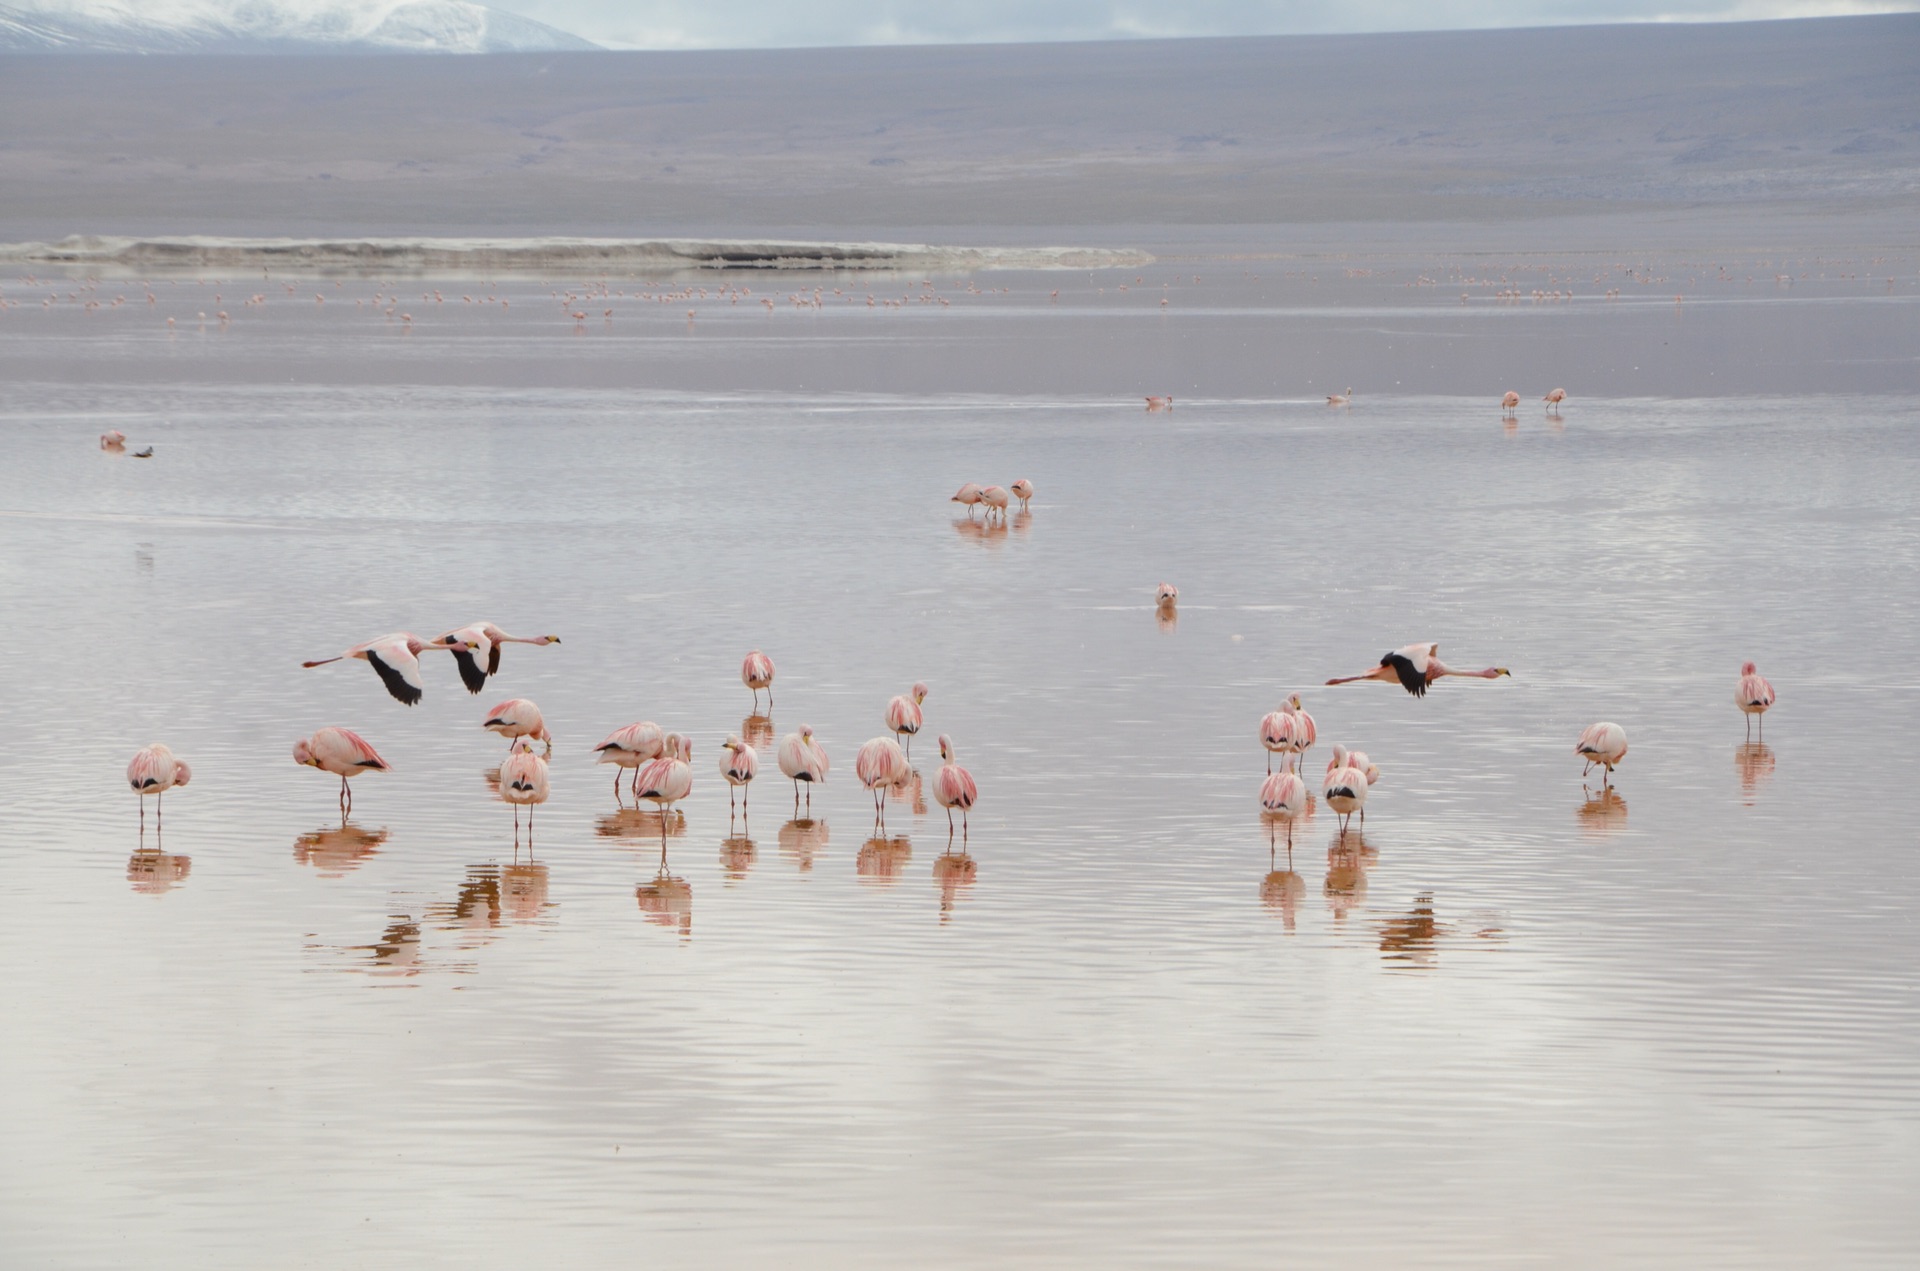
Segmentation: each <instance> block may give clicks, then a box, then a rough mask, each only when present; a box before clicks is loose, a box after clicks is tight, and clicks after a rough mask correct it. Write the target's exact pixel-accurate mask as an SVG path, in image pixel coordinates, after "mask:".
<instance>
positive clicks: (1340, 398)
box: [1327, 389, 1353, 406]
mask: <svg viewBox="0 0 1920 1271" xmlns="http://www.w3.org/2000/svg"><path fill="white" fill-rule="evenodd" d="M1327 405H1329V406H1351V405H1353V390H1352V389H1348V390H1347V391H1346V392H1344V393H1328V394H1327Z"/></svg>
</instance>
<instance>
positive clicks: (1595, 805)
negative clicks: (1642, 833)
mask: <svg viewBox="0 0 1920 1271" xmlns="http://www.w3.org/2000/svg"><path fill="white" fill-rule="evenodd" d="M1580 793H1581V795H1582V798H1581V800H1580V828H1581V830H1582V831H1584V832H1585V834H1586V836H1587V837H1588V838H1605V837H1607V836H1608V835H1609V834H1613V833H1615V832H1616V831H1619V830H1622V829H1624V828H1626V824H1627V801H1626V800H1625V799H1623V798H1621V797H1620V792H1619V791H1618V790H1615V789H1614V788H1613V787H1612V786H1602V787H1601V788H1600V789H1599V790H1597V791H1595V790H1589V789H1587V788H1586V787H1585V786H1582V787H1581V788H1580Z"/></svg>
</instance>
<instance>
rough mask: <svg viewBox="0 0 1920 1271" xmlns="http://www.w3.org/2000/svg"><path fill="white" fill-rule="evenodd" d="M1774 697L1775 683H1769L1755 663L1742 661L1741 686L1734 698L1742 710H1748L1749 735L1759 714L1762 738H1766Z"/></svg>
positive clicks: (1736, 690) (1735, 691)
mask: <svg viewBox="0 0 1920 1271" xmlns="http://www.w3.org/2000/svg"><path fill="white" fill-rule="evenodd" d="M1773 699H1774V694H1773V685H1771V684H1769V683H1767V681H1766V679H1765V677H1763V676H1762V675H1761V674H1760V672H1759V671H1758V670H1757V669H1755V667H1754V665H1753V663H1751V662H1742V663H1741V664H1740V686H1739V687H1738V688H1737V689H1735V690H1734V693H1733V700H1734V703H1735V704H1736V705H1738V706H1739V707H1740V709H1741V710H1742V711H1744V712H1746V716H1747V734H1748V736H1749V737H1751V736H1752V734H1753V721H1754V719H1755V717H1756V716H1757V717H1758V718H1759V720H1760V739H1761V740H1762V741H1765V740H1766V736H1767V712H1768V711H1769V710H1771V709H1772V708H1773Z"/></svg>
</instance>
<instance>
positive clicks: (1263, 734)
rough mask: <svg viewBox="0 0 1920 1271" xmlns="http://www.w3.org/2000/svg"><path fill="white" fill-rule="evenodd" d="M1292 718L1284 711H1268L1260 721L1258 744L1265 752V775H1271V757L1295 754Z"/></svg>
mask: <svg viewBox="0 0 1920 1271" xmlns="http://www.w3.org/2000/svg"><path fill="white" fill-rule="evenodd" d="M1294 727H1295V725H1294V717H1293V716H1292V715H1290V714H1288V713H1287V712H1286V711H1284V710H1277V711H1268V712H1267V714H1266V715H1265V716H1263V717H1262V718H1261V720H1260V744H1261V745H1262V746H1264V747H1266V751H1267V775H1269V776H1271V775H1273V757H1274V756H1275V755H1291V754H1294V753H1296V749H1297V748H1296V746H1295V740H1294Z"/></svg>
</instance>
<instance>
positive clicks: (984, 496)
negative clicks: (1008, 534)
mask: <svg viewBox="0 0 1920 1271" xmlns="http://www.w3.org/2000/svg"><path fill="white" fill-rule="evenodd" d="M980 502H982V503H983V504H985V505H986V508H987V515H988V516H989V517H992V516H998V517H999V518H1000V519H1001V520H1003V521H1004V520H1006V518H1007V491H1006V487H1004V486H997V485H990V486H988V487H987V488H986V489H984V490H982V491H980Z"/></svg>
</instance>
